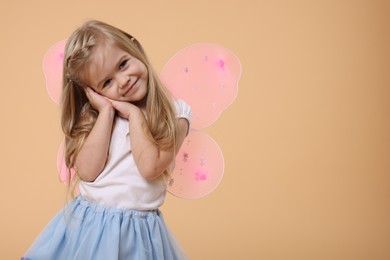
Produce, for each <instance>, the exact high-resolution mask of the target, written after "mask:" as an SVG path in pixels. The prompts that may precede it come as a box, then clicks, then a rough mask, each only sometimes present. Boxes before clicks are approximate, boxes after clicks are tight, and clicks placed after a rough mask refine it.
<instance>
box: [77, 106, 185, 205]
mask: <svg viewBox="0 0 390 260" xmlns="http://www.w3.org/2000/svg"><path fill="white" fill-rule="evenodd" d="M175 107H176V111H177V117H179V118H185V119H187V120H188V122H189V123H190V124H191V108H190V106H189V105H187V104H186V103H185V102H184V101H183V100H178V101H176V102H175ZM79 189H80V194H81V195H82V196H83V197H84V198H85V199H86V200H88V201H91V202H95V203H98V204H100V205H104V206H108V207H114V208H126V209H135V210H153V209H157V208H158V207H160V206H161V205H162V204H163V202H164V199H165V194H166V190H167V182H166V180H164V178H158V179H156V180H152V181H147V180H146V179H145V178H144V177H142V175H141V174H140V172H139V171H138V168H137V166H136V164H135V161H134V157H133V155H132V153H131V143H130V135H129V122H128V120H127V119H123V118H121V117H118V116H117V117H115V121H114V125H113V130H112V134H111V142H110V148H109V158H108V161H107V164H106V166H105V167H104V169H103V171H102V172H101V173H100V175H99V176H98V177H97V178H96V180H95V181H93V182H84V181H80V184H79Z"/></svg>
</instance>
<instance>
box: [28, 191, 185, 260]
mask: <svg viewBox="0 0 390 260" xmlns="http://www.w3.org/2000/svg"><path fill="white" fill-rule="evenodd" d="M21 259H22V260H90V259H91V260H92V259H93V260H116V259H120V260H127V259H136V260H149V259H153V260H154V259H158V260H171V259H172V260H182V259H188V257H187V256H186V255H185V253H184V252H183V251H182V250H181V248H180V246H179V245H178V243H177V242H176V241H175V239H174V237H173V236H172V235H171V233H170V232H169V230H168V229H167V226H166V224H165V222H164V219H163V216H162V214H161V212H160V211H159V210H153V211H137V210H128V209H116V208H108V207H104V206H101V205H97V204H94V203H91V202H88V201H86V200H84V199H83V198H82V197H81V196H79V197H77V198H76V199H74V200H73V201H72V202H70V203H69V204H68V205H67V206H66V207H65V208H64V209H63V210H61V211H60V212H59V213H58V214H57V215H56V216H55V217H54V218H53V219H52V220H51V222H50V223H49V224H48V225H47V226H46V227H45V228H44V230H43V231H42V232H41V234H40V235H39V236H38V237H37V239H36V240H35V242H34V243H33V244H32V246H31V247H30V249H28V251H27V252H26V254H25V256H24V257H22V258H21Z"/></svg>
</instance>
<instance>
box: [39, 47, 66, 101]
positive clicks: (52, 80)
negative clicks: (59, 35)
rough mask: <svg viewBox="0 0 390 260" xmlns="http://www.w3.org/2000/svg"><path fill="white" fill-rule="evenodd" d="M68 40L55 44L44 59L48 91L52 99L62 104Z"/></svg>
mask: <svg viewBox="0 0 390 260" xmlns="http://www.w3.org/2000/svg"><path fill="white" fill-rule="evenodd" d="M65 44H66V40H62V41H60V42H57V43H56V44H54V45H53V46H52V47H51V48H50V49H49V50H48V51H47V52H46V54H45V56H44V58H43V73H44V74H45V80H46V90H47V93H48V94H49V96H50V98H51V99H52V100H53V101H54V102H55V103H56V104H59V103H60V98H61V86H62V67H63V64H62V63H63V60H64V49H65Z"/></svg>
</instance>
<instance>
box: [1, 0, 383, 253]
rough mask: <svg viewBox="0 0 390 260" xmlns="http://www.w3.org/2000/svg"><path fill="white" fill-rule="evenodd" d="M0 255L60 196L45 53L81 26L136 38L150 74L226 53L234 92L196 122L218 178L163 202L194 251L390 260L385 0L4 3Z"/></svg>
mask: <svg viewBox="0 0 390 260" xmlns="http://www.w3.org/2000/svg"><path fill="white" fill-rule="evenodd" d="M0 9H1V16H0V35H1V36H0V37H1V38H0V39H1V41H0V42H1V43H0V44H1V48H0V59H1V60H0V73H1V81H0V85H1V87H0V96H1V102H0V113H1V127H0V137H1V142H0V143H1V145H0V147H1V148H0V149H1V156H0V158H1V166H2V170H1V174H0V178H1V182H0V205H1V215H0V217H1V221H0V230H1V231H0V242H1V243H0V259H7V260H8V259H19V257H20V256H21V255H22V254H23V252H24V251H25V250H26V249H27V248H28V246H29V245H30V244H31V243H32V241H33V240H34V238H35V237H36V236H37V235H38V233H39V232H40V231H41V229H42V228H43V227H44V226H45V225H46V224H47V223H48V221H49V220H50V219H51V218H52V217H53V216H54V215H55V214H56V213H57V212H58V211H59V210H60V209H61V208H62V207H63V206H64V203H65V187H64V185H63V184H62V183H61V182H60V181H59V177H58V173H57V169H56V156H57V151H58V148H59V145H60V143H61V141H62V133H61V129H60V114H59V108H58V106H57V105H56V104H55V103H54V102H53V101H52V100H51V99H50V98H49V96H48V94H47V92H46V89H45V79H44V75H43V72H42V60H43V55H44V54H45V52H46V51H47V50H48V49H49V47H50V46H52V45H53V44H55V43H56V42H58V41H60V40H63V39H65V38H67V37H68V36H69V35H70V33H71V32H72V31H73V30H74V29H75V28H76V27H77V26H79V25H80V24H81V23H82V22H84V21H85V20H87V19H89V18H95V19H100V20H103V21H105V22H108V23H111V24H113V25H115V26H117V27H120V28H122V29H124V30H125V31H128V32H130V33H131V34H133V35H134V36H136V37H137V38H138V39H139V40H140V41H141V42H142V44H143V45H144V47H145V49H146V51H147V53H148V55H149V57H150V59H151V60H152V63H153V64H154V66H155V68H156V69H157V70H158V71H160V70H161V69H162V67H163V66H164V64H165V63H166V62H167V61H168V60H169V58H170V57H172V55H174V54H175V53H176V52H177V51H179V50H180V49H182V48H184V47H186V46H188V45H190V44H193V43H197V42H210V43H216V44H220V45H222V46H224V47H226V48H228V49H230V50H231V51H232V52H234V53H235V54H236V55H237V56H238V57H239V59H240V60H241V63H242V68H243V74H242V78H241V80H240V83H239V93H238V97H237V99H236V100H235V102H234V103H233V104H232V106H231V107H230V108H229V109H227V110H226V111H225V112H224V113H223V114H222V116H221V117H220V118H219V119H218V120H217V122H215V124H213V125H212V126H210V127H208V128H207V129H205V131H206V132H207V133H209V134H210V135H211V136H212V137H213V138H214V139H215V140H216V141H217V142H218V144H219V146H220V147H221V149H222V151H223V153H224V156H225V175H224V178H223V180H222V182H221V184H220V186H219V187H218V188H217V189H216V190H215V191H214V192H213V193H211V194H210V195H208V196H206V197H204V198H202V199H198V200H183V199H179V198H176V197H173V196H171V195H168V197H167V200H166V203H165V205H164V206H163V207H162V210H163V212H164V214H165V218H166V221H167V222H168V225H169V226H170V228H171V230H172V232H173V233H174V234H175V236H176V237H177V239H178V240H179V241H180V243H181V244H182V246H183V247H184V248H185V249H186V251H187V252H188V254H189V255H190V256H191V258H192V259H195V260H208V259H267V260H268V259H269V260H285V259H297V260H298V259H299V260H305V259H316V260H321V259H332V260H335V259H343V260H345V259H351V260H358V259H366V260H372V259H375V260H386V259H390V246H389V245H390V221H389V220H390V189H389V188H390V176H389V174H390V158H389V157H390V148H389V147H390V116H389V112H390V102H389V98H390V84H389V83H390V76H389V75H390V73H389V68H390V62H389V61H390V51H389V47H390V41H389V33H390V16H389V13H390V5H389V1H374V0H366V1H363V0H356V1H352V0H351V1H347V0H337V1H336V0H330V1H317V0H291V1H287V0H284V1H283V0H276V1H269V0H253V1H251V0H241V1H230V0H226V1H219V0H215V1H210V0H196V1H190V0H181V1H179V0H164V1H158V0H155V1H151V0H144V1H132V0H127V1H119V0H111V1H102V0H94V1H92V0H83V1H80V0H77V1H76V0H68V1H52V0H51V1H4V0H1V3H0Z"/></svg>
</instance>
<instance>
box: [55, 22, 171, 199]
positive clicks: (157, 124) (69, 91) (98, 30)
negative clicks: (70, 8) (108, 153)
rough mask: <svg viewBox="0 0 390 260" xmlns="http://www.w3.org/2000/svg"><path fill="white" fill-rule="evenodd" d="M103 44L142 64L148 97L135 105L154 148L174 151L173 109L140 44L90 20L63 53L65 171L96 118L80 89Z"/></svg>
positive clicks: (82, 87)
mask: <svg viewBox="0 0 390 260" xmlns="http://www.w3.org/2000/svg"><path fill="white" fill-rule="evenodd" d="M104 42H107V43H111V44H114V45H115V46H117V47H119V48H120V49H122V50H124V51H126V52H128V53H129V54H130V55H132V56H133V57H135V58H137V59H138V60H140V61H141V62H142V63H144V64H145V66H146V67H147V70H148V94H147V95H146V97H145V98H144V99H143V100H141V101H139V102H138V103H137V104H138V105H141V104H142V105H145V106H146V117H147V126H148V128H149V130H150V132H151V134H152V137H153V141H154V142H155V144H156V145H157V146H158V147H159V148H160V149H162V150H166V149H172V148H174V147H175V136H176V131H177V123H176V113H175V110H174V106H173V105H172V100H171V97H170V95H169V93H168V92H167V90H166V89H165V87H164V86H163V84H162V83H161V81H160V79H159V77H158V75H157V73H156V72H155V71H154V69H153V68H152V66H151V64H150V62H149V61H148V59H147V56H146V54H145V52H144V50H143V48H142V46H141V44H140V43H139V42H138V41H137V40H136V39H135V38H134V37H133V36H131V35H130V34H128V33H126V32H124V31H122V30H120V29H118V28H115V27H113V26H111V25H109V24H106V23H103V22H100V21H96V20H91V21H87V22H85V23H84V24H83V25H82V26H81V27H80V28H78V29H77V30H75V31H74V32H73V33H72V35H71V36H70V37H69V39H68V41H67V43H66V46H65V52H64V66H63V89H62V97H61V98H62V100H61V112H62V114H61V126H62V130H63V132H64V134H65V163H66V166H67V168H68V169H72V168H73V169H75V160H76V157H77V154H78V152H79V151H80V149H81V147H82V146H83V144H84V142H85V139H86V138H87V137H88V135H89V133H90V132H91V130H92V128H93V126H94V124H95V121H96V119H97V116H98V112H97V111H96V110H95V109H93V107H92V106H91V105H90V104H89V101H88V98H87V97H86V94H85V92H84V88H85V87H86V85H87V79H86V77H87V68H88V66H90V65H91V60H92V59H91V57H92V55H93V53H94V51H95V49H96V46H97V45H99V44H102V43H104ZM137 104H136V105H137ZM75 170H76V175H75V178H73V180H72V181H71V178H70V175H69V176H68V178H67V179H68V184H69V186H68V187H69V188H70V195H71V196H72V197H73V196H74V188H75V186H76V184H77V182H78V181H79V178H78V175H77V169H75ZM69 172H70V171H69ZM167 174H168V173H167V172H165V173H164V175H167Z"/></svg>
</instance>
